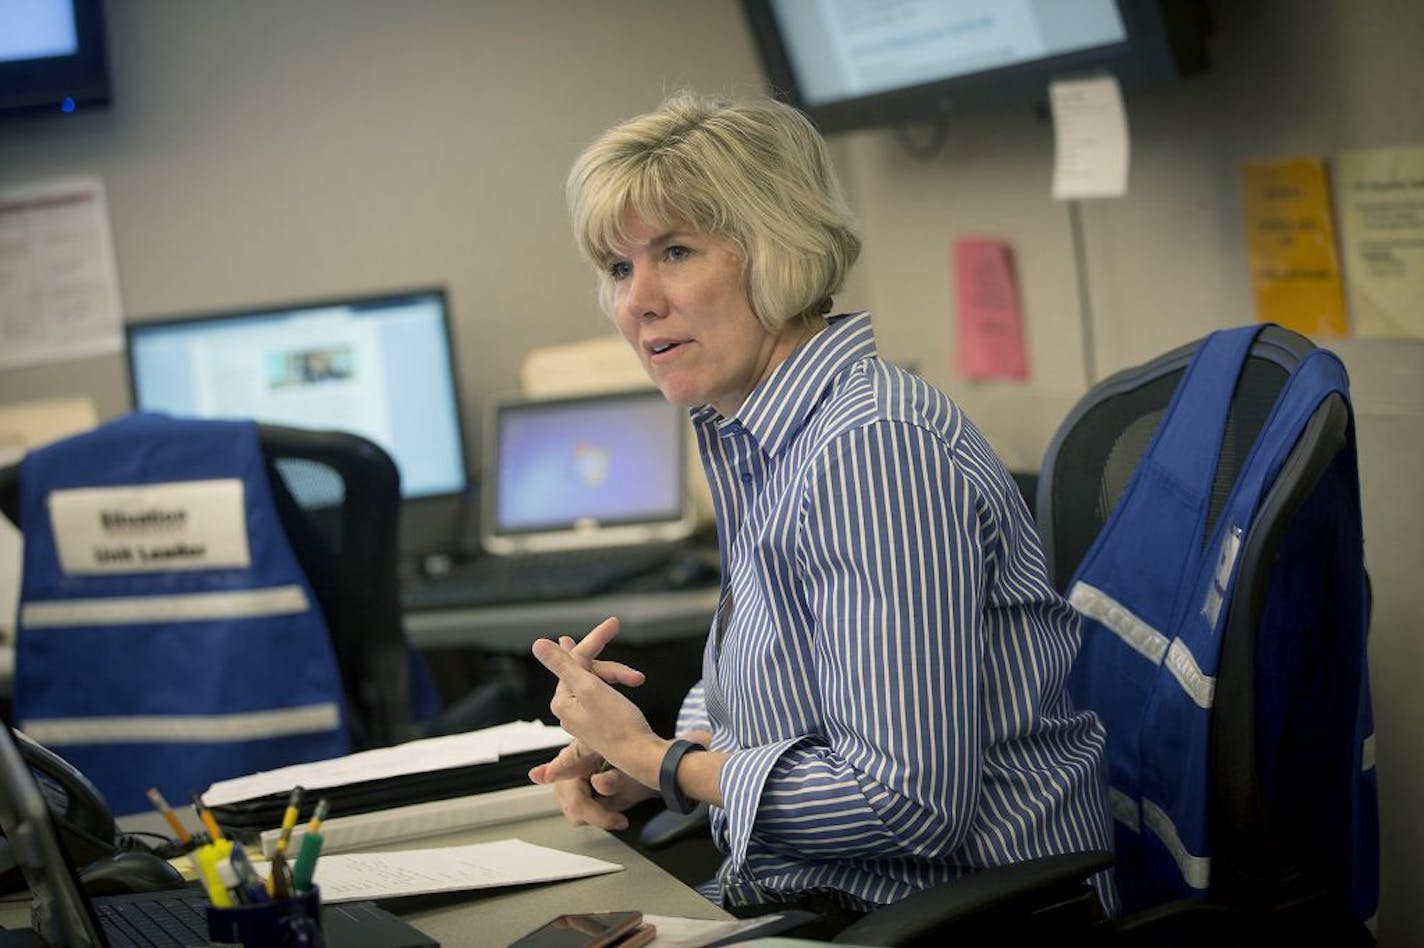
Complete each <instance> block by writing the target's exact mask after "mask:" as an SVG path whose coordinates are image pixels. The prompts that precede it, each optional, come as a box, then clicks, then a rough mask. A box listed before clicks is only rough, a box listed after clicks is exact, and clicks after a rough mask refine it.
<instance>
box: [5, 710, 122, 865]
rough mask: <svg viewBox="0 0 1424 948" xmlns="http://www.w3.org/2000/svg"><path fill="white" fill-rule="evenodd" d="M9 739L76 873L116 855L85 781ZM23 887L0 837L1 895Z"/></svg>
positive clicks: (47, 755)
mask: <svg viewBox="0 0 1424 948" xmlns="http://www.w3.org/2000/svg"><path fill="white" fill-rule="evenodd" d="M0 726H2V725H0ZM10 733H11V734H13V735H14V737H15V744H16V745H17V746H18V747H19V749H20V756H21V757H23V758H24V760H25V763H26V764H28V765H29V767H30V773H32V774H33V775H34V777H35V782H36V783H38V784H39V786H40V792H41V793H43V794H44V797H45V802H47V803H48V804H49V810H50V813H51V814H52V815H53V816H54V823H55V830H56V831H57V832H58V834H59V839H60V842H61V843H62V844H63V848H64V850H65V851H66V852H67V853H68V854H69V859H70V861H71V862H72V863H73V865H74V866H75V868H78V867H81V866H86V865H88V864H89V863H91V862H93V861H94V860H95V859H99V858H101V857H103V856H108V855H112V854H113V853H114V852H116V851H118V849H119V848H120V844H119V838H118V831H117V828H116V827H115V826H114V815H113V814H112V813H111V812H110V811H109V805H108V804H107V803H105V802H104V798H103V796H101V795H100V793H99V790H98V788H97V787H95V786H94V784H92V783H90V782H89V778H88V777H86V776H84V775H83V774H82V773H80V772H79V771H78V770H77V769H76V768H75V767H74V765H73V764H71V763H69V762H68V761H67V760H64V759H63V758H61V757H60V756H59V755H57V754H55V753H54V752H53V751H51V750H48V749H46V748H45V747H42V746H40V745H39V744H36V743H35V742H34V741H33V740H31V739H30V738H28V737H26V736H25V735H24V734H21V733H20V732H19V731H15V730H11V732H10ZM24 887H25V880H24V877H23V876H22V875H21V874H20V870H19V867H18V866H17V865H16V864H15V859H14V857H13V856H11V854H10V842H9V840H7V839H5V838H4V837H3V836H0V893H7V892H17V891H19V890H21V889H23V888H24Z"/></svg>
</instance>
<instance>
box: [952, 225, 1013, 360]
mask: <svg viewBox="0 0 1424 948" xmlns="http://www.w3.org/2000/svg"><path fill="white" fill-rule="evenodd" d="M954 282H955V309H956V320H957V325H958V330H957V335H958V343H959V344H958V352H959V354H958V358H957V362H958V366H957V367H958V369H959V374H960V375H963V376H965V377H966V378H971V379H987V378H1001V379H1026V378H1028V365H1027V362H1026V360H1025V359H1024V344H1023V320H1022V317H1021V315H1020V312H1019V294H1018V287H1017V285H1016V284H1015V282H1014V258H1013V251H1012V250H1011V249H1009V245H1008V244H1007V243H1005V242H1004V241H1002V240H994V239H992V238H989V237H962V238H960V239H959V240H957V241H955V243H954Z"/></svg>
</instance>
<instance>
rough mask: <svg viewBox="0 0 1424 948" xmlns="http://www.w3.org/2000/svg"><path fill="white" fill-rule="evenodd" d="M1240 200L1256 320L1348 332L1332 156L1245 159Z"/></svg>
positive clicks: (1309, 331) (1312, 331)
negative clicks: (1330, 169) (1333, 202)
mask: <svg viewBox="0 0 1424 948" xmlns="http://www.w3.org/2000/svg"><path fill="white" fill-rule="evenodd" d="M1241 198H1242V200H1241V203H1242V209H1243V211H1244V212H1245V224H1246V259H1247V263H1248V265H1249V266H1250V270H1251V286H1252V289H1254V290H1255V294H1256V318H1257V319H1258V320H1260V321H1261V322H1273V323H1280V324H1281V325H1282V326H1285V327H1286V328H1288V329H1294V330H1295V331H1296V332H1299V333H1304V334H1306V335H1312V336H1343V335H1345V334H1346V333H1347V332H1348V331H1349V324H1348V322H1347V320H1346V318H1345V293H1344V288H1343V287H1342V285H1341V281H1340V257H1339V251H1338V249H1337V247H1336V243H1335V220H1334V215H1333V213H1332V211H1331V205H1330V179H1329V176H1328V174H1327V173H1326V168H1325V162H1324V161H1323V160H1322V159H1319V158H1286V159H1281V160H1277V161H1259V162H1250V163H1247V164H1243V165H1242V166H1241Z"/></svg>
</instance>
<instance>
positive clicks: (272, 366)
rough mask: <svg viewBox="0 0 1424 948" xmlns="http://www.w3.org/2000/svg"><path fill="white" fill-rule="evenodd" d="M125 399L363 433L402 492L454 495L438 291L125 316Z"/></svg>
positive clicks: (456, 420)
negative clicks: (129, 393) (130, 319)
mask: <svg viewBox="0 0 1424 948" xmlns="http://www.w3.org/2000/svg"><path fill="white" fill-rule="evenodd" d="M127 334H128V357H129V370H130V380H131V382H132V385H133V396H134V407H135V408H137V409H140V410H144V411H159V412H164V413H167V414H170V415H175V416H179V417H188V418H252V419H255V420H257V421H259V422H263V423H267V424H277V425H289V426H292V427H297V428H315V429H335V430H339V431H349V432H353V433H355V434H359V435H362V436H363V437H366V438H369V439H370V440H371V441H374V442H376V443H377V444H379V445H380V446H381V447H382V448H384V449H385V450H386V452H387V453H389V454H390V456H391V457H392V459H394V460H395V462H396V466H397V467H398V468H399V469H400V476H401V493H402V495H403V496H404V497H405V498H407V499H412V498H422V497H435V496H442V495H454V494H460V493H463V492H464V491H465V489H466V487H467V486H468V483H469V478H468V475H467V471H466V466H465V450H464V436H463V429H462V427H461V419H460V399H459V392H458V387H457V384H456V376H455V368H454V360H453V352H452V345H451V337H450V325H449V314H448V312H447V308H446V298H445V293H444V291H443V290H440V289H426V290H418V291H410V292H402V293H398V294H392V295H387V296H375V297H363V298H352V299H345V300H335V301H326V302H321V303H304V304H295V305H286V306H280V307H269V306H263V307H254V308H252V309H247V310H243V311H237V312H227V313H221V314H211V315H202V316H191V317H179V318H171V319H163V320H160V321H156V322H142V323H131V324H129V326H128V327H127Z"/></svg>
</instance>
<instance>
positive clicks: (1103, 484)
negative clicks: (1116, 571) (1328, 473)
mask: <svg viewBox="0 0 1424 948" xmlns="http://www.w3.org/2000/svg"><path fill="white" fill-rule="evenodd" d="M1196 345H1197V344H1196V343H1195V342H1192V343H1188V344H1187V345H1184V346H1180V347H1178V348H1176V349H1173V350H1172V351H1170V352H1168V353H1166V354H1165V355H1162V356H1159V357H1158V358H1156V359H1153V360H1152V361H1151V362H1148V363H1146V364H1144V365H1141V366H1138V367H1136V368H1132V369H1126V370H1124V371H1122V372H1119V373H1117V374H1116V375H1113V376H1111V377H1109V378H1107V379H1104V380H1103V381H1102V382H1100V383H1098V384H1097V385H1095V386H1094V387H1093V389H1092V390H1091V391H1089V392H1088V393H1087V394H1086V395H1084V396H1083V398H1082V399H1081V400H1080V401H1079V402H1078V404H1077V405H1076V406H1075V407H1074V409H1073V411H1072V412H1071V413H1070V414H1069V415H1068V417H1067V418H1066V419H1065V420H1064V422H1063V424H1062V425H1061V426H1060V427H1059V429H1058V432H1057V434H1055V435H1054V438H1053V441H1052V443H1051V444H1049V446H1048V451H1047V452H1046V454H1045V455H1044V461H1043V467H1042V469H1041V471H1040V474H1039V481H1038V502H1037V504H1036V505H1035V507H1036V515H1037V518H1038V528H1039V532H1040V533H1041V534H1042V536H1043V545H1044V552H1045V554H1046V555H1047V557H1048V563H1049V573H1050V576H1051V577H1052V579H1053V582H1054V585H1055V586H1056V587H1057V588H1058V589H1059V591H1060V592H1062V591H1065V590H1066V588H1067V585H1068V580H1069V579H1070V578H1071V577H1072V575H1073V572H1074V570H1076V569H1077V568H1078V564H1079V563H1080V562H1081V561H1082V559H1083V556H1084V554H1086V553H1087V551H1088V547H1090V546H1092V544H1093V541H1094V540H1095V539H1096V538H1097V536H1098V533H1099V532H1100V531H1101V530H1102V528H1103V525H1104V524H1105V523H1107V520H1108V517H1109V516H1110V515H1111V514H1112V510H1113V507H1114V506H1115V505H1116V504H1117V502H1118V500H1119V498H1121V496H1122V491H1123V489H1124V488H1125V487H1126V486H1127V482H1128V480H1129V479H1130V478H1131V477H1132V472H1133V470H1134V469H1136V467H1137V462H1138V460H1139V459H1140V458H1141V457H1142V452H1143V451H1145V450H1146V449H1147V445H1148V442H1150V441H1151V440H1152V435H1153V433H1154V432H1155V431H1156V430H1157V423H1158V422H1159V421H1160V420H1161V418H1162V413H1163V412H1164V411H1166V409H1167V405H1168V403H1169V402H1170V401H1171V400H1172V393H1173V392H1175V391H1176V389H1177V384H1178V383H1179V382H1180V381H1181V379H1182V373H1183V372H1184V371H1186V368H1187V364H1188V363H1189V362H1190V361H1191V358H1192V354H1193V353H1194V352H1195V351H1196ZM1313 348H1315V346H1314V344H1312V343H1311V342H1310V340H1308V339H1306V338H1305V337H1304V336H1301V335H1298V334H1297V333H1293V332H1291V331H1289V330H1287V329H1282V328H1280V327H1278V326H1268V327H1266V328H1265V329H1264V330H1262V332H1261V335H1260V336H1259V337H1258V339H1257V341H1256V344H1255V346H1253V347H1252V350H1251V358H1250V360H1249V361H1248V363H1247V365H1246V369H1245V371H1243V372H1242V375H1241V379H1240V381H1239V382H1238V383H1237V389H1236V393H1235V394H1234V396H1233V397H1232V401H1231V414H1230V417H1229V418H1228V420H1227V427H1226V434H1225V436H1224V438H1223V441H1222V450H1221V458H1220V461H1219V463H1218V466H1217V471H1216V480H1215V483H1214V484H1213V488H1212V498H1211V509H1210V514H1209V520H1208V524H1207V529H1206V531H1205V534H1204V535H1205V536H1210V535H1211V530H1212V528H1213V527H1214V526H1215V524H1216V519H1217V516H1218V515H1219V514H1220V512H1221V508H1222V506H1223V504H1224V503H1225V501H1226V498H1227V496H1228V495H1229V494H1230V493H1231V488H1232V487H1233V486H1234V485H1235V483H1236V476H1237V474H1238V473H1239V472H1240V469H1241V463H1242V462H1243V461H1244V460H1245V458H1246V455H1247V453H1248V452H1249V451H1250V450H1251V446H1252V445H1253V444H1254V443H1255V441H1256V436H1257V435H1258V434H1260V431H1261V426H1262V425H1263V424H1264V423H1265V421H1266V417H1267V416H1268V415H1269V414H1270V411H1271V406H1273V405H1274V404H1275V401H1276V396H1277V394H1279V392H1280V390H1281V386H1282V385H1283V384H1284V383H1285V380H1286V377H1287V376H1288V375H1289V373H1290V371H1291V369H1293V368H1294V367H1295V365H1296V364H1297V363H1298V362H1299V361H1300V359H1301V358H1302V357H1304V355H1305V354H1306V353H1307V352H1309V351H1310V350H1311V349H1313ZM1203 449H1204V450H1208V449H1209V447H1208V446H1203ZM1085 498H1086V499H1088V502H1085Z"/></svg>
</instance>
